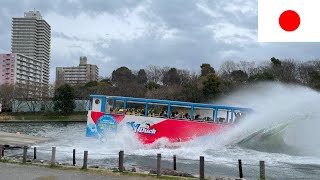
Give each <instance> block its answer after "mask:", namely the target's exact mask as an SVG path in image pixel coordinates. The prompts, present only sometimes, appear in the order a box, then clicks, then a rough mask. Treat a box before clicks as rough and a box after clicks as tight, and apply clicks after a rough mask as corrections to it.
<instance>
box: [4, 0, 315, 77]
mask: <svg viewBox="0 0 320 180" xmlns="http://www.w3.org/2000/svg"><path fill="white" fill-rule="evenodd" d="M0 4H1V6H0V53H6V52H10V50H11V48H10V47H11V42H10V36H11V18H12V17H22V16H23V14H24V12H26V11H29V10H33V9H34V8H35V9H36V10H39V11H40V12H41V14H42V16H43V18H44V19H45V20H46V21H47V22H48V23H49V24H50V25H51V31H52V37H51V64H50V81H51V82H53V81H54V80H55V79H54V78H55V67H57V66H77V65H78V64H79V57H80V56H87V57H88V62H89V63H92V64H97V65H98V66H99V68H100V75H101V76H104V77H105V76H110V75H111V72H112V70H114V69H116V68H118V67H120V66H127V67H129V68H130V69H133V70H138V69H140V68H145V67H147V66H148V65H159V66H174V67H177V68H181V69H189V70H192V71H199V66H200V64H202V63H203V62H205V63H210V64H211V65H212V66H213V67H215V68H218V67H219V66H220V65H221V63H223V62H224V61H226V60H234V61H241V60H246V61H257V62H261V61H266V60H269V59H270V58H271V57H273V56H275V57H278V58H294V59H299V60H304V61H306V60H314V59H317V58H319V56H320V44H319V43H259V42H257V0H228V1H226V0H141V1H138V0H0Z"/></svg>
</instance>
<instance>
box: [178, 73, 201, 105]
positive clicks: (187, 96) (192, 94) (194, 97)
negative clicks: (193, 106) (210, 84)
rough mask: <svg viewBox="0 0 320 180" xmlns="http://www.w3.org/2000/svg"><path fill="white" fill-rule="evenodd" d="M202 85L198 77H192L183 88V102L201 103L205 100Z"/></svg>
mask: <svg viewBox="0 0 320 180" xmlns="http://www.w3.org/2000/svg"><path fill="white" fill-rule="evenodd" d="M201 90H202V84H201V81H200V80H199V78H198V77H192V78H191V79H190V81H188V82H186V83H184V84H183V86H182V91H181V95H182V97H183V99H182V100H183V101H188V102H194V103H200V102H201V101H202V99H203V93H202V91H201Z"/></svg>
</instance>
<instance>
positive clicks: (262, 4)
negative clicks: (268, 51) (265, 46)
mask: <svg viewBox="0 0 320 180" xmlns="http://www.w3.org/2000/svg"><path fill="white" fill-rule="evenodd" d="M319 18H320V0H258V41H259V42H320V21H319Z"/></svg>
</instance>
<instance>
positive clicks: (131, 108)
mask: <svg viewBox="0 0 320 180" xmlns="http://www.w3.org/2000/svg"><path fill="white" fill-rule="evenodd" d="M145 109H146V104H145V103H139V102H130V101H127V103H126V114H127V115H135V116H144V115H145Z"/></svg>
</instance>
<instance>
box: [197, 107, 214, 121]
mask: <svg viewBox="0 0 320 180" xmlns="http://www.w3.org/2000/svg"><path fill="white" fill-rule="evenodd" d="M193 120H195V121H206V122H213V112H212V109H211V108H194V112H193Z"/></svg>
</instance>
